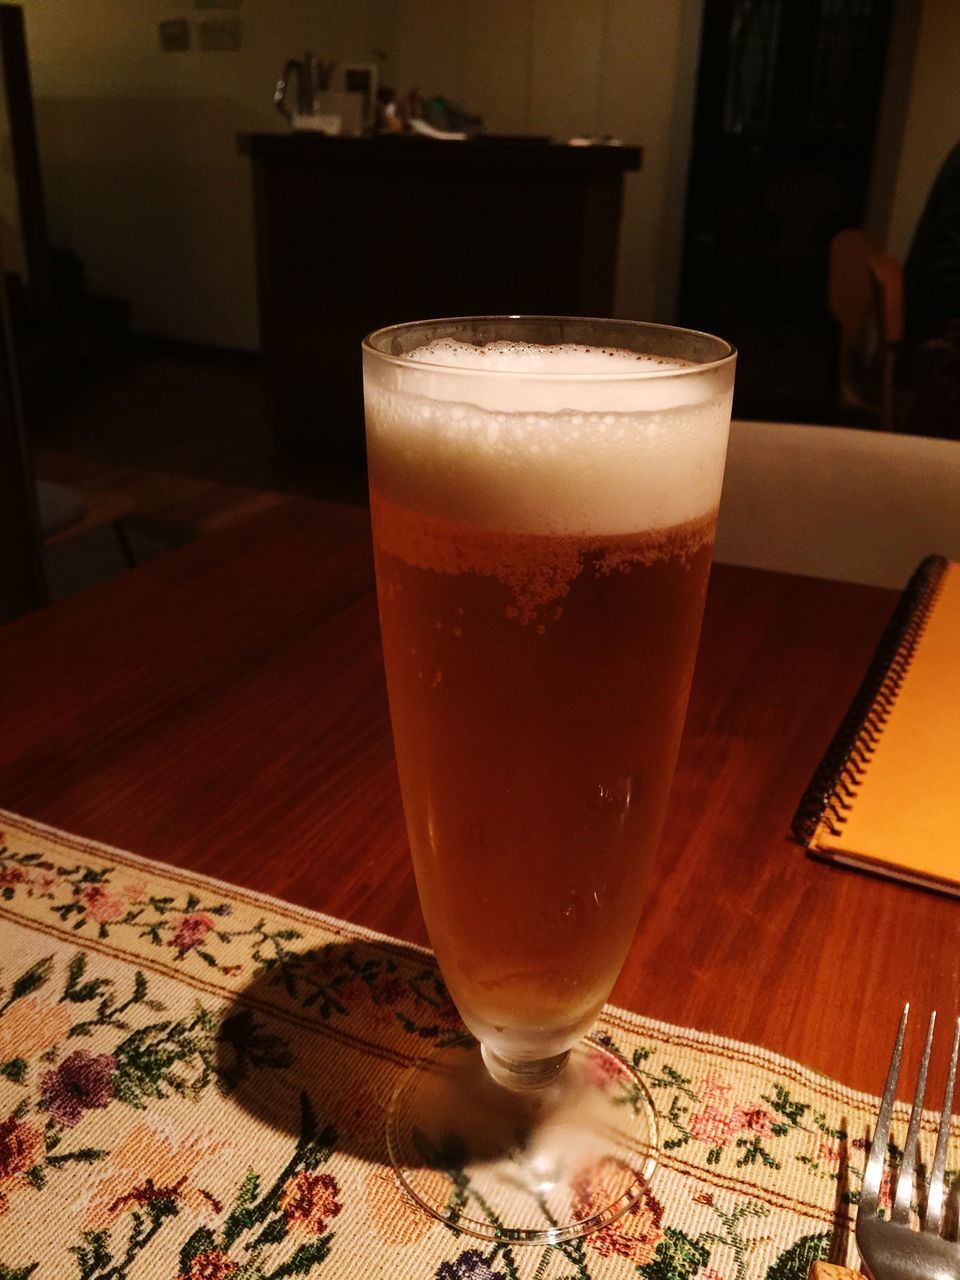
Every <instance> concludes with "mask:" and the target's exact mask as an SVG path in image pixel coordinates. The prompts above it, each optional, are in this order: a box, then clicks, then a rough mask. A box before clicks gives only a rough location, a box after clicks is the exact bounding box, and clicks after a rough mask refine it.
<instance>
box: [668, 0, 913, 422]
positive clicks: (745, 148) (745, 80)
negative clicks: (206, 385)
mask: <svg viewBox="0 0 960 1280" xmlns="http://www.w3.org/2000/svg"><path fill="white" fill-rule="evenodd" d="M890 10H891V3H890V0H706V2H705V5H704V16H703V35H702V44H701V54H700V75H699V87H698V93H697V105H696V114H695V122H694V139H693V154H692V159H691V169H690V181H689V189H688V198H687V220H686V231H685V242H684V259H683V275H682V284H681V295H680V314H681V319H682V322H683V323H685V324H688V325H691V326H693V327H696V328H703V329H709V330H711V331H714V332H717V333H720V334H722V335H723V336H724V337H726V338H728V339H729V340H730V341H732V342H733V343H735V345H736V346H737V347H738V348H739V350H740V353H741V354H740V364H739V368H738V373H737V402H736V406H735V412H736V413H738V414H739V415H740V416H742V417H754V418H765V417H769V418H779V419H784V420H787V421H790V420H793V421H814V422H815V421H824V420H829V419H831V418H835V417H836V409H835V386H834V364H835V351H834V330H833V325H832V321H831V319H830V316H829V313H828V312H827V309H826V278H827V249H828V245H829V242H830V238H831V237H832V236H833V234H834V233H835V232H836V231H838V230H840V229H841V228H842V227H858V226H862V225H863V219H864V209H865V206H866V201H867V191H868V185H869V181H870V173H871V167H872V161H873V146H874V135H875V131H876V122H877V114H878V109H879V103H880V93H881V88H882V83H883V74H884V68H885V63H886V53H887V40H888V33H889V27H890Z"/></svg>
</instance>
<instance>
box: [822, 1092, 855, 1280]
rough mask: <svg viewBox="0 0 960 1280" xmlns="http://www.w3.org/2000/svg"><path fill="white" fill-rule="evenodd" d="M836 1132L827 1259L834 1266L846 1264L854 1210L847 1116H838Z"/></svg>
mask: <svg viewBox="0 0 960 1280" xmlns="http://www.w3.org/2000/svg"><path fill="white" fill-rule="evenodd" d="M838 1132H839V1133H840V1134H842V1137H839V1138H837V1139H836V1141H837V1142H838V1144H839V1160H838V1163H837V1172H836V1179H837V1194H836V1196H835V1197H834V1201H833V1230H832V1232H831V1234H830V1248H829V1250H828V1253H827V1261H828V1262H832V1263H833V1264H834V1266H837V1267H845V1266H846V1265H847V1248H848V1246H849V1242H850V1231H851V1229H852V1226H853V1220H854V1217H855V1215H856V1210H855V1208H853V1207H852V1206H853V1202H852V1200H851V1198H850V1138H849V1129H848V1127H847V1117H846V1116H841V1117H840V1124H839V1128H838Z"/></svg>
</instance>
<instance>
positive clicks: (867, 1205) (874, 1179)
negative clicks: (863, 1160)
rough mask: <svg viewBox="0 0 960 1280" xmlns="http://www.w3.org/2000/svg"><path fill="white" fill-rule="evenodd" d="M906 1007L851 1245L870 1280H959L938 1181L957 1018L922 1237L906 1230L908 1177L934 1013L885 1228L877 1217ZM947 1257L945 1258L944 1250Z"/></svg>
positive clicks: (959, 1047)
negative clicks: (918, 1279) (944, 1229)
mask: <svg viewBox="0 0 960 1280" xmlns="http://www.w3.org/2000/svg"><path fill="white" fill-rule="evenodd" d="M909 1011H910V1006H909V1005H905V1006H904V1010H903V1015H902V1017H901V1018H900V1028H899V1030H898V1032H897V1040H896V1044H895V1045H894V1049H893V1057H892V1058H891V1060H890V1070H889V1072H888V1073H887V1083H886V1086H885V1088H884V1091H883V1100H882V1102H881V1104H880V1112H879V1114H878V1116H877V1123H876V1125H875V1127H874V1130H873V1140H872V1142H871V1144H870V1156H869V1158H868V1160H867V1167H866V1170H865V1172H864V1178H863V1189H862V1191H861V1194H860V1207H859V1210H858V1212H857V1245H858V1247H859V1249H860V1253H861V1256H862V1258H863V1260H864V1262H865V1263H866V1265H867V1267H868V1269H869V1271H870V1273H871V1274H872V1275H873V1276H874V1277H875V1278H876V1280H885V1276H886V1275H890V1276H891V1277H897V1276H901V1277H902V1276H905V1275H911V1276H914V1275H915V1276H931V1277H933V1276H948V1275H949V1276H958V1277H960V1248H958V1247H957V1245H955V1244H949V1243H948V1242H946V1241H943V1240H942V1239H941V1238H940V1223H941V1217H942V1211H943V1179H944V1170H945V1168H946V1161H947V1144H948V1142H949V1138H950V1116H951V1111H952V1108H953V1094H954V1085H955V1081H956V1071H957V1056H958V1051H960V1018H958V1020H957V1025H956V1029H955V1031H954V1036H953V1048H952V1050H951V1054H950V1064H949V1068H948V1070H947V1084H946V1090H945V1092H944V1098H943V1107H942V1110H941V1113H940V1124H939V1127H938V1130H937V1147H936V1153H935V1155H934V1159H933V1165H932V1167H931V1171H930V1180H929V1184H928V1188H927V1204H926V1213H925V1214H924V1216H923V1222H922V1232H921V1233H917V1232H914V1231H911V1230H910V1227H909V1221H910V1202H911V1199H912V1195H913V1184H914V1176H915V1173H916V1151H917V1138H918V1136H919V1133H920V1118H921V1113H922V1110H923V1095H924V1092H925V1090H926V1084H927V1067H928V1065H929V1062H930V1049H931V1046H932V1044H933V1032H934V1026H935V1025H936V1018H937V1015H936V1013H933V1014H931V1016H930V1024H929V1026H928V1027H927V1038H926V1041H925V1043H924V1047H923V1058H922V1060H921V1063H920V1072H919V1075H918V1077H917V1089H916V1094H915V1096H914V1100H913V1109H912V1110H911V1112H910V1123H909V1126H908V1128H907V1137H906V1142H905V1144H904V1150H903V1156H902V1158H901V1161H900V1172H899V1174H898V1177H897V1187H896V1192H895V1194H894V1200H893V1212H892V1214H891V1217H890V1221H889V1222H884V1221H883V1220H882V1219H880V1218H878V1217H877V1206H878V1200H879V1192H880V1183H881V1179H882V1177H883V1166H884V1159H885V1156H886V1153H887V1146H888V1142H889V1137H890V1117H891V1115H892V1113H893V1104H894V1099H895V1097H896V1092H897V1080H898V1078H899V1076H900V1060H901V1057H902V1055H903V1040H904V1035H905V1033H906V1029H907V1016H908V1014H909ZM945 1249H946V1250H948V1251H949V1252H947V1253H945V1252H944V1250H945Z"/></svg>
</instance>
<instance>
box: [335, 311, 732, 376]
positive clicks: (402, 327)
mask: <svg viewBox="0 0 960 1280" xmlns="http://www.w3.org/2000/svg"><path fill="white" fill-rule="evenodd" d="M516 320H520V321H526V322H528V323H531V324H534V323H536V322H538V321H547V322H554V323H555V322H557V321H570V322H572V323H574V324H584V325H591V324H594V325H619V326H622V327H625V328H634V329H636V330H642V329H643V330H651V329H652V330H657V331H660V332H664V333H674V334H686V335H689V336H690V337H691V338H697V339H701V340H704V339H705V340H707V341H709V342H713V343H716V344H717V346H718V347H720V348H723V349H724V350H723V353H722V354H721V355H718V356H717V358H716V359H715V360H703V361H698V362H693V361H691V362H690V363H688V364H684V365H673V366H671V367H664V368H662V369H656V368H654V369H651V368H646V369H636V370H629V371H627V370H619V369H618V370H609V371H608V370H603V371H594V370H591V371H589V372H583V373H558V372H555V371H554V370H551V369H530V370H526V369H524V370H523V371H522V374H521V375H520V376H522V377H523V378H525V379H526V378H533V379H537V380H540V381H549V380H551V379H552V380H554V381H556V382H586V383H589V382H632V381H636V380H644V381H645V380H648V379H652V378H683V377H689V376H691V375H697V374H704V373H715V372H716V371H717V370H719V369H723V368H725V367H726V366H727V365H730V364H733V363H734V362H735V361H736V359H737V349H736V347H735V346H734V345H733V343H731V342H728V341H727V340H726V338H720V337H718V336H717V335H716V334H714V333H707V332H706V331H705V330H702V329H690V328H688V327H687V326H685V325H673V324H660V323H658V322H656V321H653V320H621V319H618V318H617V317H615V316H564V315H546V314H545V315H536V314H525V313H523V312H517V313H512V314H507V313H504V314H502V315H496V314H493V315H476V316H434V317H431V318H430V319H429V320H405V321H403V322H402V323H400V324H389V325H383V326H381V328H379V329H374V330H372V331H371V332H370V333H368V334H367V335H366V337H365V338H364V339H363V342H362V344H361V345H362V349H363V351H364V353H367V352H369V354H370V355H372V356H375V357H376V358H377V359H378V360H382V361H384V362H385V363H387V364H392V365H395V366H397V367H398V368H403V369H415V370H423V371H424V372H425V373H433V372H442V373H443V374H445V375H449V376H452V377H466V378H470V377H481V378H503V377H513V378H516V377H517V376H518V370H516V369H479V368H476V367H469V368H468V367H461V366H458V365H451V364H443V363H441V362H436V363H434V362H433V361H431V360H411V359H410V355H409V353H408V352H405V353H404V354H402V355H396V354H394V353H392V352H389V351H384V350H382V349H381V348H380V347H377V346H375V345H374V342H375V341H376V340H377V339H382V340H386V339H387V338H388V337H389V336H390V335H392V334H398V333H402V332H408V331H409V330H411V329H427V328H430V327H431V326H440V325H455V324H471V323H472V324H476V323H478V322H481V323H482V322H484V321H490V322H496V321H516ZM543 345H544V346H550V345H557V344H551V343H544V344H543ZM578 345H584V346H585V345H588V344H586V343H581V344H578ZM589 345H592V346H598V345H602V344H599V343H591V344H589ZM611 348H612V349H614V350H618V349H622V348H617V347H616V346H615V345H614V344H612V343H611ZM630 354H642V353H640V352H638V353H633V352H631V353H630Z"/></svg>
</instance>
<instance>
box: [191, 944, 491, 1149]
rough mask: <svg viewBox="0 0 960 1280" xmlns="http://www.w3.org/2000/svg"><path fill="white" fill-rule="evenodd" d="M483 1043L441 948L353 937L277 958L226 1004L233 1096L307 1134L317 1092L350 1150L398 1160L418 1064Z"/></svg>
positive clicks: (221, 1073) (272, 1123) (223, 1032)
mask: <svg viewBox="0 0 960 1280" xmlns="http://www.w3.org/2000/svg"><path fill="white" fill-rule="evenodd" d="M474 1045H475V1041H474V1040H473V1038H472V1037H471V1036H470V1035H469V1033H467V1032H466V1031H465V1030H464V1028H463V1026H462V1024H461V1022H460V1019H459V1016H458V1014H457V1012H456V1009H455V1008H454V1006H453V1004H452V1003H451V1002H450V999H449V996H448V995H447V993H446V990H445V988H444V986H443V983H442V981H441V979H440V977H439V975H438V973H437V970H436V967H435V965H434V963H433V961H432V957H430V956H429V955H426V954H424V953H423V952H420V951H416V950H414V949H413V948H410V949H407V948H403V947H399V946H392V945H391V946H389V947H387V946H380V945H377V944H372V943H367V942H365V941H363V940H350V941H348V942H345V943H330V944H328V945H327V946H324V947H319V948H315V949H312V950H308V951H303V952H295V951H286V950H284V951H282V952H281V953H280V954H279V955H278V956H277V957H276V958H274V957H271V962H269V963H267V964H265V965H264V967H263V968H261V970H260V972H259V973H258V974H257V976H256V977H255V978H254V979H253V981H252V982H250V983H249V984H248V986H246V987H245V988H244V989H243V990H242V991H241V992H240V993H239V994H238V996H237V998H236V999H235V1001H234V1003H233V1005H232V1006H231V1007H229V1008H228V1009H227V1010H226V1011H225V1012H224V1014H223V1017H222V1020H221V1023H220V1028H219V1032H218V1035H217V1066H216V1070H217V1075H218V1077H219V1080H220V1084H221V1088H222V1090H223V1092H224V1094H225V1095H226V1097H227V1098H228V1099H229V1100H230V1102H232V1103H233V1104H234V1105H236V1106H238V1107H240V1108H242V1109H243V1110H244V1111H246V1112H248V1113H249V1114H250V1115H251V1116H252V1117H254V1118H255V1119H256V1120H258V1121H260V1122H262V1123H263V1124H265V1125H267V1126H269V1128H270V1129H271V1130H274V1131H280V1132H286V1133H289V1134H291V1135H294V1136H296V1135H298V1134H299V1133H300V1132H301V1128H302V1124H303V1108H304V1097H306V1099H307V1100H308V1105H309V1107H310V1109H311V1111H312V1113H313V1114H314V1115H315V1116H317V1117H319V1118H321V1119H322V1121H323V1123H324V1124H327V1125H332V1126H333V1128H334V1129H335V1130H336V1134H337V1139H336V1149H337V1150H338V1151H339V1152H343V1153H349V1154H351V1155H354V1156H358V1157H360V1158H361V1159H363V1160H366V1161H370V1162H373V1163H378V1164H386V1163H387V1162H388V1153H387V1146H386V1115H387V1107H388V1105H389V1103H390V1100H391V1098H392V1097H393V1095H394V1093H395V1091H396V1089H397V1087H398V1086H399V1084H400V1083H401V1081H402V1080H403V1079H404V1077H405V1076H406V1073H407V1072H408V1071H410V1070H411V1068H412V1066H413V1064H414V1063H416V1062H418V1061H423V1060H431V1061H437V1060H438V1059H439V1060H440V1061H441V1062H446V1061H453V1060H454V1059H465V1058H466V1057H467V1056H469V1055H468V1054H466V1053H465V1052H464V1050H465V1049H470V1048H472V1047H473V1046H474Z"/></svg>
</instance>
